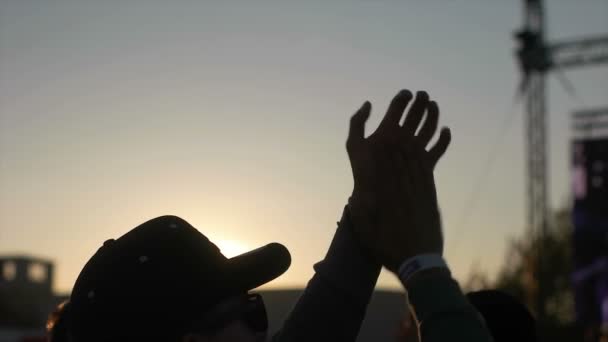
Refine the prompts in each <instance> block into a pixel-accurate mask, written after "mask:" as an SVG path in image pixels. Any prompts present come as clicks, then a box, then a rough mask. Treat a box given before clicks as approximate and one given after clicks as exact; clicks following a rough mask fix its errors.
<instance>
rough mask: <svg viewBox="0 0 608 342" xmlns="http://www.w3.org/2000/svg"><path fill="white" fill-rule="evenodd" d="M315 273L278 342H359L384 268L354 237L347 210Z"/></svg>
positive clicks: (280, 331)
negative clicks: (369, 255) (362, 326)
mask: <svg viewBox="0 0 608 342" xmlns="http://www.w3.org/2000/svg"><path fill="white" fill-rule="evenodd" d="M314 269H315V275H314V276H313V277H312V279H311V280H310V281H309V282H308V285H307V286H306V289H305V290H304V292H303V294H302V295H301V297H300V298H299V300H298V301H297V303H296V305H295V307H294V308H293V310H292V311H291V313H290V314H289V316H288V317H287V319H286V320H285V323H284V325H283V327H282V328H281V330H279V332H278V333H277V334H276V335H275V336H274V337H273V341H274V342H287V341H289V342H296V341H307V342H308V341H344V342H348V341H355V340H356V338H357V335H358V334H359V329H360V327H361V323H362V322H363V318H364V316H365V312H366V310H367V305H368V303H369V301H370V298H371V295H372V293H373V290H374V287H375V285H376V280H377V279H378V275H379V274H380V270H381V265H380V264H379V263H377V262H376V261H374V260H372V259H371V258H370V257H368V255H367V254H366V252H365V251H364V250H363V249H362V248H361V246H360V245H359V243H358V241H356V239H355V237H354V236H353V232H352V227H351V222H350V219H349V213H348V209H347V208H345V209H344V213H343V215H342V219H341V220H340V222H338V228H337V230H336V233H335V235H334V238H333V240H332V243H331V245H330V247H329V250H328V252H327V255H326V256H325V258H324V259H323V260H322V261H320V262H318V263H317V264H316V265H315V266H314Z"/></svg>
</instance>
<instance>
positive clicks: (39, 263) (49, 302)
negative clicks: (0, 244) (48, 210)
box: [0, 255, 67, 342]
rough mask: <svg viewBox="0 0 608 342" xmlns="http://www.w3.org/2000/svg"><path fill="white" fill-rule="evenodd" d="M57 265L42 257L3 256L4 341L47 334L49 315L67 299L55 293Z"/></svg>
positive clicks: (0, 323) (0, 336)
mask: <svg viewBox="0 0 608 342" xmlns="http://www.w3.org/2000/svg"><path fill="white" fill-rule="evenodd" d="M53 268H54V267H53V263H52V262H51V261H49V260H45V259H41V258H34V257H29V256H23V255H17V256H3V257H0V341H7V342H8V341H21V340H23V339H24V338H25V337H27V336H44V331H45V330H44V327H45V322H46V319H47V317H48V314H49V313H50V312H51V311H52V310H53V308H54V307H55V306H57V305H58V304H59V303H60V302H61V301H63V300H65V299H66V298H67V295H57V294H55V293H53V271H54V270H53Z"/></svg>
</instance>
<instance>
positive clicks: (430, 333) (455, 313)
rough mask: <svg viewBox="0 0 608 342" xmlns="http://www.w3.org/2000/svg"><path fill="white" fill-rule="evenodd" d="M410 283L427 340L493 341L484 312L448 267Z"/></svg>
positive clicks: (421, 333) (411, 295)
mask: <svg viewBox="0 0 608 342" xmlns="http://www.w3.org/2000/svg"><path fill="white" fill-rule="evenodd" d="M405 285H406V288H407V292H408V296H409V300H410V303H411V304H412V306H413V308H414V310H415V312H416V317H417V319H418V320H419V322H420V336H421V340H422V341H424V342H439V341H442V342H443V341H468V342H491V341H492V337H491V335H490V333H489V331H488V329H487V328H486V326H485V324H484V322H483V320H482V318H481V316H480V314H479V313H478V312H477V310H475V308H474V307H473V306H472V305H471V304H470V303H469V302H468V300H467V299H466V297H465V296H464V294H463V293H462V291H461V289H460V286H459V285H458V283H457V282H456V281H455V280H454V279H452V277H451V276H450V273H449V271H447V270H429V271H427V272H424V271H422V272H421V274H419V275H415V276H414V277H413V278H412V279H411V280H410V281H408V283H407V284H405Z"/></svg>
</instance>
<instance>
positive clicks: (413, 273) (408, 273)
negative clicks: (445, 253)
mask: <svg viewBox="0 0 608 342" xmlns="http://www.w3.org/2000/svg"><path fill="white" fill-rule="evenodd" d="M395 273H396V274H397V277H399V280H401V282H402V283H403V285H404V286H405V287H408V286H409V285H411V284H412V283H414V282H417V281H418V280H419V279H424V278H426V277H427V276H433V275H437V274H447V275H448V276H451V273H450V269H449V267H448V265H447V263H446V262H445V260H444V259H443V257H442V256H441V254H434V253H431V254H418V255H415V256H413V257H411V258H408V259H407V260H405V261H403V262H402V263H401V265H400V266H399V267H398V269H397V271H396V272H395Z"/></svg>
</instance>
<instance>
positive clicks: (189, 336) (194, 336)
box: [181, 333, 210, 342]
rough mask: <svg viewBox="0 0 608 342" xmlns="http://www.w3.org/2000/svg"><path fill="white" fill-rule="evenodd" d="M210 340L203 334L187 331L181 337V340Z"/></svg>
mask: <svg viewBox="0 0 608 342" xmlns="http://www.w3.org/2000/svg"><path fill="white" fill-rule="evenodd" d="M209 341H210V340H209V339H208V338H206V337H204V336H203V335H199V334H193V333H188V334H186V335H184V337H182V341H181V342H209Z"/></svg>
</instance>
